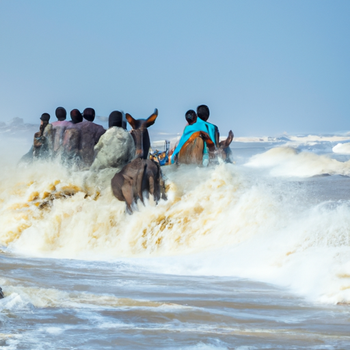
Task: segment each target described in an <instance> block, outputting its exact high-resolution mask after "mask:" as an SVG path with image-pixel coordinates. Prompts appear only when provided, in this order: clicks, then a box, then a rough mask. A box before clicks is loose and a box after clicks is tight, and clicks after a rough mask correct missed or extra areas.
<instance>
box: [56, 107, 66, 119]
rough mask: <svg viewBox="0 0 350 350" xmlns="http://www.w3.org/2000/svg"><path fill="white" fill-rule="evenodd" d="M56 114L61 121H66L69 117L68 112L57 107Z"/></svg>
mask: <svg viewBox="0 0 350 350" xmlns="http://www.w3.org/2000/svg"><path fill="white" fill-rule="evenodd" d="M55 114H56V117H57V119H58V120H59V121H62V120H65V119H66V117H67V112H66V110H65V109H64V108H63V107H57V108H56V111H55Z"/></svg>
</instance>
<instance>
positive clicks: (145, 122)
mask: <svg viewBox="0 0 350 350" xmlns="http://www.w3.org/2000/svg"><path fill="white" fill-rule="evenodd" d="M125 117H126V120H127V121H128V123H129V124H130V125H131V127H132V130H131V136H132V137H133V139H134V142H135V148H136V156H137V157H138V158H142V159H147V158H148V152H149V148H150V147H151V141H150V139H149V134H148V130H147V128H148V127H150V126H151V125H153V124H154V122H155V121H156V119H157V117H158V109H157V108H156V109H155V110H154V113H153V114H152V115H151V116H150V117H148V118H147V119H134V118H133V117H132V116H131V115H130V114H129V113H126V115H125Z"/></svg>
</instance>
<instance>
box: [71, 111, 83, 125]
mask: <svg viewBox="0 0 350 350" xmlns="http://www.w3.org/2000/svg"><path fill="white" fill-rule="evenodd" d="M70 117H71V119H72V123H73V124H77V123H81V122H82V121H83V116H82V115H81V113H80V111H79V109H72V110H71V111H70Z"/></svg>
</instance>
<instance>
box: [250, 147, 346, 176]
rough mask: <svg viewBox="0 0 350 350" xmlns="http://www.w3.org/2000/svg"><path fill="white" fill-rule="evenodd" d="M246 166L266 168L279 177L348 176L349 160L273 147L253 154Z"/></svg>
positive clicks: (289, 148) (290, 148)
mask: <svg viewBox="0 0 350 350" xmlns="http://www.w3.org/2000/svg"><path fill="white" fill-rule="evenodd" d="M246 166H247V167H252V168H266V169H268V170H269V173H270V174H271V175H272V176H279V177H311V176H315V175H325V174H328V175H346V176H350V161H346V162H341V161H338V160H336V159H332V158H330V157H329V156H326V155H318V154H315V153H311V152H299V151H298V150H297V149H295V148H292V147H275V148H272V149H270V150H268V151H267V152H265V153H262V154H257V155H254V156H253V157H252V158H251V159H250V160H249V161H248V162H247V163H246Z"/></svg>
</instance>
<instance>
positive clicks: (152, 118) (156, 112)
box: [146, 108, 158, 128]
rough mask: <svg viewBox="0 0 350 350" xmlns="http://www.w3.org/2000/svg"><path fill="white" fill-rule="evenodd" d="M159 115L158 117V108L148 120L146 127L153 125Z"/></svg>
mask: <svg viewBox="0 0 350 350" xmlns="http://www.w3.org/2000/svg"><path fill="white" fill-rule="evenodd" d="M157 117H158V109H157V108H156V109H155V110H154V112H153V114H152V115H151V116H150V117H149V118H148V119H147V120H146V127H147V128H148V127H150V126H151V125H153V124H154V122H155V121H156V119H157Z"/></svg>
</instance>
